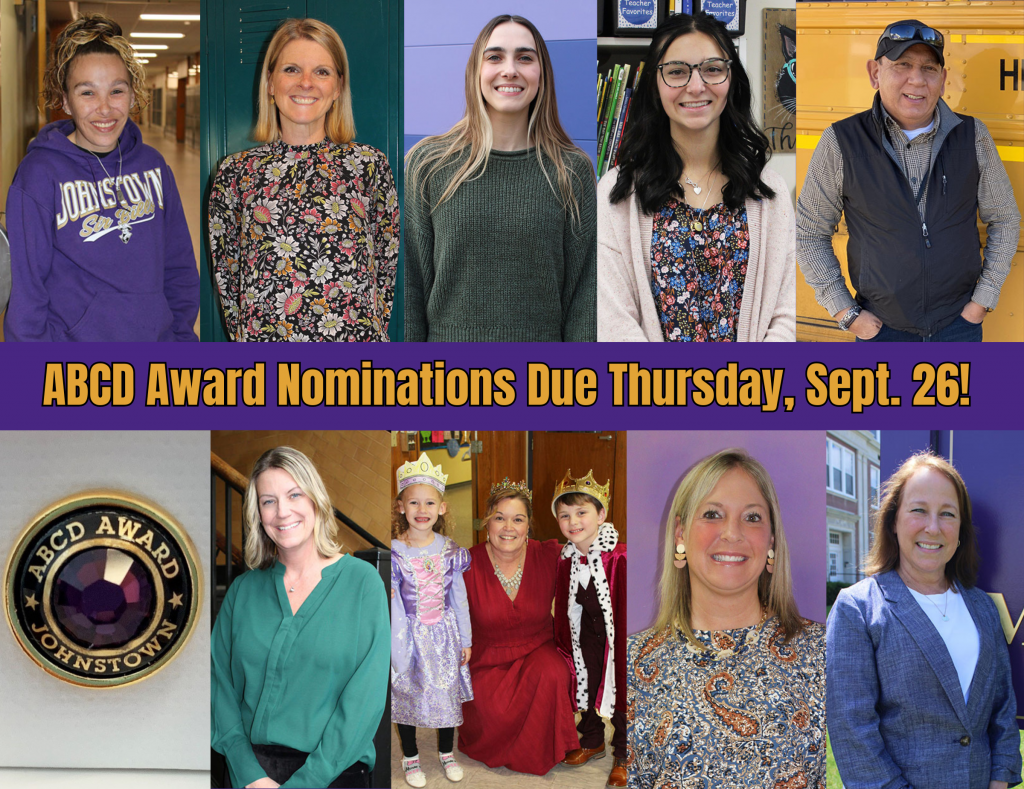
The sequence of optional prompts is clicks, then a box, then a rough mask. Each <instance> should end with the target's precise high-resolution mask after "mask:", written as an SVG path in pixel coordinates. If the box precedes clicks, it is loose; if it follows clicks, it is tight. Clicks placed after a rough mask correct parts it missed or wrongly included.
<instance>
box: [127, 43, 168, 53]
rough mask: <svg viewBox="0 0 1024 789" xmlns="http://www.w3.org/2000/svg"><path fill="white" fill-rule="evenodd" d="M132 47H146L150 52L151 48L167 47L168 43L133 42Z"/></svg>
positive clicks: (137, 48) (136, 48)
mask: <svg viewBox="0 0 1024 789" xmlns="http://www.w3.org/2000/svg"><path fill="white" fill-rule="evenodd" d="M131 48H132V49H135V50H139V49H144V50H146V51H147V52H149V50H151V49H167V45H166V44H132V45H131Z"/></svg>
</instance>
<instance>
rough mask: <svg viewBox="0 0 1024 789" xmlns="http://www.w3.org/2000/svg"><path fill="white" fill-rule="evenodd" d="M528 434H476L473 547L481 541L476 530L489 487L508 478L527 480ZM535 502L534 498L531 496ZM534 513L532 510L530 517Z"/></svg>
mask: <svg viewBox="0 0 1024 789" xmlns="http://www.w3.org/2000/svg"><path fill="white" fill-rule="evenodd" d="M528 435H529V434H528V433H524V432H521V431H511V430H481V431H479V432H478V433H476V438H477V440H478V441H479V442H480V452H478V453H476V454H474V455H473V519H474V532H473V544H474V545H477V544H479V543H481V542H483V541H484V532H483V531H482V530H480V529H478V528H476V527H477V526H478V525H479V522H480V521H481V520H482V519H483V517H484V515H486V514H487V513H486V512H484V508H485V507H486V506H487V497H488V496H490V495H491V485H493V484H494V483H495V482H500V481H501V480H502V479H504V478H505V477H508V478H509V479H510V480H512V481H513V482H519V481H520V480H526V481H527V482H528V481H529V474H528V472H527V468H526V440H527V436H528ZM534 500H536V496H534ZM536 513H537V510H536V507H535V508H534V516H536Z"/></svg>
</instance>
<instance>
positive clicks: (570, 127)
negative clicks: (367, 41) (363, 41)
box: [405, 0, 597, 160]
mask: <svg viewBox="0 0 1024 789" xmlns="http://www.w3.org/2000/svg"><path fill="white" fill-rule="evenodd" d="M498 14H518V15H519V16H524V17H526V18H527V19H529V20H530V21H531V22H533V24H534V25H536V27H537V29H538V30H539V31H540V33H541V35H542V36H544V41H545V43H546V44H547V46H548V50H549V51H550V53H551V65H552V68H554V71H555V90H556V93H557V97H558V111H559V116H560V117H561V119H562V125H563V126H564V127H565V130H566V131H567V132H568V133H569V136H570V137H572V138H573V140H574V141H575V142H576V144H577V145H579V146H580V147H581V148H582V149H583V150H584V151H586V152H587V154H588V155H589V156H590V157H591V159H592V160H596V158H597V155H596V148H597V141H596V139H595V137H596V134H597V127H596V125H595V124H594V113H595V112H596V109H595V106H596V98H595V87H594V86H595V82H594V79H595V77H594V62H595V61H596V59H597V38H596V36H597V16H596V12H595V10H594V4H593V2H588V0H558V2H551V1H550V0H513V1H512V2H505V0H434V2H430V3H423V2H421V3H406V6H405V150H406V151H408V150H409V148H411V147H412V146H413V145H414V144H415V143H416V142H418V141H419V140H421V139H423V138H424V137H426V136H427V135H430V134H439V133H441V132H445V131H448V129H450V128H451V127H452V126H453V125H454V124H455V122H456V121H457V120H459V118H461V117H462V115H463V113H464V112H465V109H466V99H465V89H464V84H465V75H466V61H467V60H468V59H469V52H470V49H471V48H472V46H473V40H474V39H475V38H476V36H477V34H478V33H479V32H480V29H481V28H482V27H483V26H484V25H485V24H487V22H488V21H489V20H490V19H491V18H493V17H495V16H497V15H498Z"/></svg>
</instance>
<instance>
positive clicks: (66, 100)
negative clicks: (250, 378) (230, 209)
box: [4, 14, 199, 342]
mask: <svg viewBox="0 0 1024 789" xmlns="http://www.w3.org/2000/svg"><path fill="white" fill-rule="evenodd" d="M43 100H44V102H45V104H46V106H47V107H48V108H49V109H63V110H64V112H66V113H67V114H68V115H70V116H71V118H70V120H60V121H54V122H53V123H50V124H47V125H46V126H44V127H43V128H42V129H40V130H39V134H37V135H36V137H35V139H33V140H32V142H31V143H30V144H29V146H28V153H26V154H25V158H24V159H22V160H21V164H20V165H19V166H18V171H17V173H16V174H15V176H14V182H13V183H12V184H11V188H10V191H9V192H8V193H7V231H8V234H9V237H10V246H11V280H12V289H11V297H10V305H9V306H8V309H7V315H6V317H5V319H4V337H5V339H6V340H7V341H9V342H10V341H45V342H128V341H132V342H137V341H144V342H190V341H191V342H195V341H197V340H198V338H197V337H196V335H195V332H194V331H193V328H192V327H193V325H194V324H195V320H196V315H198V314H199V273H198V271H197V270H196V258H195V254H194V253H193V251H192V238H191V236H190V235H189V232H188V225H187V224H186V223H185V213H184V211H183V210H182V207H181V198H180V197H179V195H178V189H177V187H176V186H175V184H174V175H173V174H172V173H171V170H170V168H169V167H168V166H167V162H165V161H164V159H163V157H162V156H161V155H160V154H159V153H157V152H156V151H155V150H154V149H153V148H150V147H149V146H148V145H145V144H144V143H143V142H142V132H140V131H139V127H138V126H136V125H135V123H134V122H133V121H132V120H131V117H130V116H132V115H136V117H137V115H138V113H139V111H140V110H141V109H142V107H144V106H145V105H146V103H147V102H148V100H149V90H148V89H147V87H146V74H145V71H144V69H143V67H142V65H141V64H140V63H139V61H138V60H137V59H136V57H135V53H134V51H133V50H132V47H131V45H130V44H129V43H128V41H127V40H126V39H125V38H124V36H123V35H121V28H120V26H118V25H117V24H116V23H115V22H114V21H113V20H111V19H108V18H107V17H105V16H103V15H101V14H88V15H85V16H81V17H79V18H78V19H76V20H74V21H73V22H71V23H70V24H68V25H67V26H66V27H65V28H64V29H63V30H62V31H61V33H60V35H58V36H57V40H56V41H55V42H54V47H53V53H52V56H51V57H50V61H49V64H48V66H47V69H46V73H45V75H44V77H43Z"/></svg>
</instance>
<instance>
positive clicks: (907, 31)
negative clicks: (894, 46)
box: [879, 23, 945, 48]
mask: <svg viewBox="0 0 1024 789" xmlns="http://www.w3.org/2000/svg"><path fill="white" fill-rule="evenodd" d="M886 38H887V39H889V40H890V41H922V42H924V43H926V44H931V45H933V46H937V47H940V48H941V47H942V46H943V45H944V43H945V40H944V39H943V37H942V33H940V32H939V31H938V30H936V29H935V28H933V27H926V26H925V25H915V24H907V23H899V24H895V25H889V26H888V27H887V28H886V29H885V32H883V33H882V36H881V39H886ZM881 39H879V40H881Z"/></svg>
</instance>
